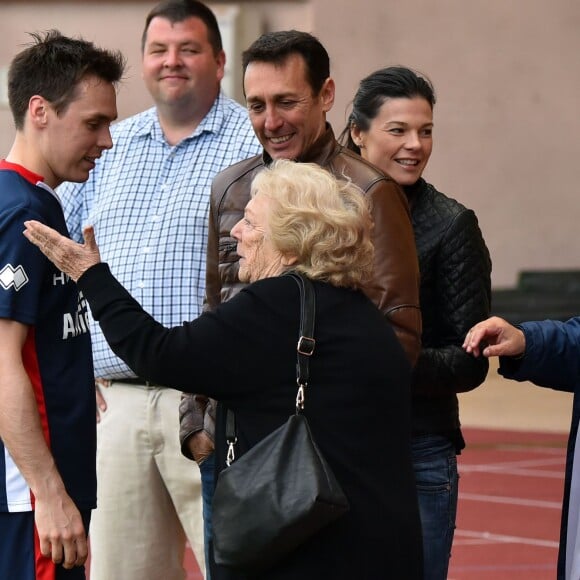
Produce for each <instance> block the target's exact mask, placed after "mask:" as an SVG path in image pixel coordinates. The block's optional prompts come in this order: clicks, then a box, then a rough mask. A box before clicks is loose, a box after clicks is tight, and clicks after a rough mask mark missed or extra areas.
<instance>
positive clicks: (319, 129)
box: [244, 54, 334, 159]
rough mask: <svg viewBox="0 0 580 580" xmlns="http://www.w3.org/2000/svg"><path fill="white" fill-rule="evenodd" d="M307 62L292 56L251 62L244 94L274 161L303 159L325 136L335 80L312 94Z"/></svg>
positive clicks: (255, 130)
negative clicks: (271, 60) (276, 60)
mask: <svg viewBox="0 0 580 580" xmlns="http://www.w3.org/2000/svg"><path fill="white" fill-rule="evenodd" d="M306 73H307V71H306V63H305V62H304V59H303V58H302V57H301V56H300V55H298V54H291V55H290V56H288V57H287V58H286V59H285V60H284V61H283V62H282V63H280V64H274V63H269V62H260V61H254V62H250V64H249V65H248V67H247V68H246V72H245V74H244V91H245V94H246V102H247V105H248V111H249V114H250V121H251V122H252V126H253V128H254V132H255V133H256V136H257V137H258V139H259V141H260V143H261V144H262V146H263V147H264V149H265V150H266V151H267V152H268V154H269V155H270V156H271V157H272V159H300V158H301V157H302V156H303V155H304V154H305V153H306V152H307V151H308V150H309V148H310V147H311V146H312V144H313V143H314V142H315V141H316V140H317V139H318V138H319V137H320V136H321V135H322V134H323V133H324V131H325V123H326V113H327V112H328V111H329V110H330V109H331V108H332V104H333V102H334V81H333V80H332V79H330V78H328V79H326V81H325V82H324V85H323V86H322V88H321V90H320V92H319V94H318V95H313V94H312V87H311V86H310V84H309V82H308V80H307V74H306Z"/></svg>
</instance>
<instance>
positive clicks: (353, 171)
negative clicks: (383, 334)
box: [180, 125, 421, 457]
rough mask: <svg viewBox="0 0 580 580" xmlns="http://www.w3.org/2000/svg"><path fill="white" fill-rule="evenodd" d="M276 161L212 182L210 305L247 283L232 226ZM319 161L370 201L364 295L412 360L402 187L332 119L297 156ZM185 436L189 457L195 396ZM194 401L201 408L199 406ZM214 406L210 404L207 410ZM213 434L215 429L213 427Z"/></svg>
mask: <svg viewBox="0 0 580 580" xmlns="http://www.w3.org/2000/svg"><path fill="white" fill-rule="evenodd" d="M270 161H271V158H270V157H269V155H268V154H267V153H265V152H264V154H263V155H258V156H256V157H252V158H250V159H246V160H244V161H241V162H239V163H236V164H235V165H232V166H231V167H228V168H227V169H225V170H223V171H221V172H220V173H218V174H217V175H216V177H215V178H214V181H213V184H212V192H211V202H210V216H209V238H208V246H207V277H206V308H208V309H213V308H215V307H216V306H218V305H219V304H221V303H222V302H225V301H226V300H229V299H230V298H232V296H234V295H235V294H236V293H237V292H238V291H239V290H240V289H241V288H242V287H243V286H244V285H243V284H242V283H241V282H240V281H239V280H238V255H237V253H236V240H235V239H234V238H232V237H231V235H230V231H231V229H232V228H233V227H234V225H235V224H236V223H237V222H238V221H239V220H240V219H241V218H242V217H243V214H244V208H245V206H246V204H247V203H248V201H249V199H250V185H251V182H252V179H253V178H254V176H255V175H256V174H257V173H258V172H259V171H261V170H262V169H263V168H264V166H265V165H267V164H268V163H269V162H270ZM299 161H301V162H304V163H307V162H309V163H317V164H318V165H320V166H322V167H325V168H326V169H328V171H330V172H331V173H332V174H333V175H335V176H336V177H346V178H349V179H350V180H352V182H353V183H355V184H356V185H358V186H359V187H360V188H361V189H362V191H363V192H364V193H365V195H366V196H367V197H368V198H369V199H370V201H371V210H372V215H373V219H374V232H373V237H374V244H375V269H374V279H373V283H372V284H371V285H370V286H369V287H368V288H366V289H365V292H366V294H367V295H368V296H369V297H370V298H371V299H372V300H373V302H374V303H375V304H376V305H377V306H378V307H379V309H380V310H381V311H382V312H383V313H384V314H385V316H386V317H387V318H388V319H389V321H390V322H391V324H392V325H393V328H394V330H395V332H396V334H397V336H398V338H399V340H400V341H401V344H402V345H403V347H404V349H405V351H406V352H407V355H408V356H409V359H410V360H411V362H412V363H413V364H414V363H415V361H416V360H417V356H418V354H419V350H420V347H421V314H420V309H419V265H418V260H417V253H416V250H415V241H414V234H413V228H412V226H411V218H410V214H409V207H408V204H407V199H406V197H405V195H404V193H403V192H402V191H401V189H400V188H399V186H398V185H397V184H396V183H395V182H394V181H393V180H392V179H391V178H390V177H386V176H385V175H384V174H383V173H381V172H380V171H379V170H378V169H377V168H376V167H374V166H373V165H371V164H370V163H367V162H366V161H364V160H363V159H362V158H361V157H359V156H358V155H356V154H355V153H353V152H351V151H349V150H348V149H346V148H345V147H343V146H341V145H340V144H339V143H338V142H337V141H336V139H335V137H334V133H333V131H332V128H331V127H330V125H327V129H326V132H325V133H324V135H323V136H322V137H321V138H320V139H318V140H317V141H316V142H315V143H314V144H313V146H312V147H311V148H310V149H309V150H308V152H307V153H306V154H305V155H304V156H303V157H302V158H300V159H299ZM184 397H190V400H184V401H183V402H182V413H181V414H180V415H181V417H180V420H181V428H180V438H181V442H182V451H183V453H184V454H185V455H186V456H187V457H191V454H190V453H189V450H188V449H187V446H186V445H184V443H185V441H186V439H187V438H188V437H189V436H190V435H192V434H193V433H195V432H196V431H199V430H201V429H204V430H206V431H207V426H206V427H205V428H204V424H205V425H207V424H208V423H209V422H208V420H207V418H206V419H205V421H204V411H205V409H204V408H203V406H202V405H201V404H200V401H199V400H198V399H199V397H197V398H196V399H195V400H192V399H191V397H193V395H184ZM196 407H197V410H196ZM213 410H214V407H213V406H210V411H213ZM208 434H209V435H210V436H211V437H212V438H213V433H208Z"/></svg>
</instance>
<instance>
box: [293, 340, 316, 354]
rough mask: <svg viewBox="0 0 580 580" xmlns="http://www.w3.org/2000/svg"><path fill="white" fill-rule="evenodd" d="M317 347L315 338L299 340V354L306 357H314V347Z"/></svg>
mask: <svg viewBox="0 0 580 580" xmlns="http://www.w3.org/2000/svg"><path fill="white" fill-rule="evenodd" d="M315 346H316V340H314V339H313V338H308V337H307V336H301V337H300V338H299V339H298V346H297V347H296V348H297V349H298V352H299V353H300V354H303V355H305V356H312V353H313V352H314V347H315Z"/></svg>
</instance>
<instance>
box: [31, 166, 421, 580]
mask: <svg viewBox="0 0 580 580" xmlns="http://www.w3.org/2000/svg"><path fill="white" fill-rule="evenodd" d="M26 227H27V230H26V232H25V235H26V236H27V237H28V238H29V239H30V240H31V241H32V242H33V243H35V244H36V245H37V246H38V247H39V248H40V249H41V250H42V251H43V252H44V253H45V254H46V255H47V256H48V258H50V259H51V260H52V261H53V262H54V263H55V264H56V266H57V267H58V268H59V269H61V270H62V271H64V272H65V273H66V274H68V275H69V276H71V278H72V279H73V280H75V281H77V284H78V286H79V288H80V290H81V291H82V293H83V295H84V297H85V298H86V299H87V300H88V302H89V304H90V307H91V311H92V314H93V316H94V317H95V319H96V320H98V321H99V323H100V325H101V328H102V329H103V332H104V335H105V337H106V338H107V340H108V341H109V344H110V345H111V348H112V349H113V350H114V351H115V353H116V354H117V355H118V356H120V357H121V358H123V359H124V360H125V361H126V362H127V363H128V364H129V366H131V368H132V369H133V370H134V371H135V373H137V374H138V375H139V376H141V377H144V378H145V379H147V380H149V381H152V382H157V381H161V380H163V382H164V385H166V386H167V387H171V388H175V389H179V390H180V391H186V392H199V390H200V388H201V386H203V388H204V389H205V392H204V394H207V395H209V396H211V397H213V398H215V399H217V400H218V402H219V404H218V414H217V423H216V465H217V466H216V470H217V471H218V473H219V472H221V471H222V470H223V469H224V468H225V467H226V451H227V443H226V438H225V431H226V410H232V411H233V412H234V413H235V417H236V430H237V438H238V441H237V444H236V448H237V456H238V457H239V456H243V454H244V453H245V452H247V451H248V450H250V449H251V448H252V447H254V446H255V445H256V444H257V443H258V442H260V441H262V440H263V439H264V438H265V437H266V436H267V435H268V434H270V433H271V432H272V431H274V430H275V429H276V428H278V427H279V426H280V425H282V424H283V423H284V422H285V421H286V420H287V418H288V416H289V414H291V411H292V409H293V408H294V405H295V397H296V338H297V336H298V329H299V319H300V293H299V288H298V286H297V284H296V282H295V281H294V280H293V279H292V277H291V276H287V275H284V274H285V273H286V272H288V271H290V270H294V271H297V272H300V273H302V274H303V275H304V276H306V277H307V278H308V279H309V280H310V281H311V282H312V284H313V286H314V291H315V297H316V323H315V330H314V335H315V339H316V350H315V353H314V355H313V356H312V357H311V360H310V380H309V385H308V393H307V404H306V407H305V411H304V413H305V415H306V416H307V418H308V421H309V424H310V428H311V431H312V435H313V438H314V440H315V441H316V443H317V445H318V447H319V448H320V450H321V452H322V454H323V455H324V456H325V458H326V460H327V462H328V464H329V465H330V467H331V469H332V470H333V472H334V474H335V476H336V478H337V480H338V482H339V484H340V486H341V487H342V489H343V491H344V494H345V495H346V497H347V499H348V502H349V504H350V510H349V511H348V512H347V513H345V514H344V515H342V516H341V517H340V518H339V519H337V520H336V521H335V522H333V523H331V524H330V525H328V526H326V527H324V528H323V529H321V530H320V531H319V532H317V533H316V534H315V535H313V536H312V537H311V538H310V539H308V540H307V541H306V542H305V543H303V544H302V545H301V546H300V547H299V549H297V550H296V551H294V552H293V553H291V554H290V555H288V556H286V557H285V558H283V559H282V560H280V561H279V562H278V563H277V564H276V565H274V566H273V567H271V568H269V569H268V570H267V571H265V572H264V573H263V574H262V575H260V576H259V577H260V578H267V579H282V578H284V579H296V578H301V579H313V580H314V579H316V580H319V579H320V578H333V579H335V580H337V579H338V580H340V579H345V580H346V579H349V580H350V579H352V578H361V579H363V578H364V579H371V578H373V579H374V578H394V579H400V578H405V579H406V580H412V579H419V578H421V577H422V549H421V530H420V522H419V515H418V507H417V499H416V494H415V487H414V478H413V471H412V466H411V458H410V375H411V369H410V366H409V363H408V362H407V359H406V357H405V353H404V351H403V349H402V347H401V346H400V344H399V342H398V340H397V338H396V336H395V334H394V331H393V329H392V328H391V326H390V325H389V323H388V322H387V321H386V320H385V318H384V317H383V316H382V315H381V313H380V312H379V311H378V310H377V308H376V307H375V306H374V305H373V304H372V303H371V301H370V300H369V299H368V298H367V297H366V296H365V294H364V293H363V292H362V290H361V288H362V287H364V285H365V284H366V283H367V282H368V281H369V280H370V278H371V271H372V263H373V246H372V243H371V229H372V221H371V217H370V213H369V210H368V208H367V204H366V201H365V199H364V197H363V195H362V194H361V192H360V190H358V189H357V188H356V187H355V186H354V185H352V184H351V183H348V182H342V181H337V180H336V179H335V178H334V177H332V176H331V175H330V174H329V173H328V172H327V171H325V170H323V169H321V168H320V167H318V166H316V165H310V164H297V163H294V162H291V161H276V162H273V163H272V165H271V167H270V168H268V169H266V170H264V171H263V172H261V173H260V174H259V175H258V176H257V177H256V178H255V180H254V182H253V187H252V198H251V200H250V202H249V203H248V205H247V207H246V210H245V214H244V217H243V219H241V220H240V221H239V222H238V223H237V224H236V225H235V227H234V228H233V230H232V235H233V236H234V237H235V238H236V240H237V242H238V248H237V251H238V254H239V256H240V258H241V259H240V272H239V277H240V280H242V281H244V282H248V283H250V284H249V285H248V286H247V287H246V288H244V290H242V291H241V292H240V293H239V294H238V295H237V296H236V297H234V298H233V299H232V300H230V301H228V302H226V303H224V304H222V305H220V306H219V307H218V308H217V309H216V310H214V311H212V312H208V313H204V314H203V315H201V316H200V317H199V318H197V319H196V320H193V321H191V322H185V323H184V324H183V325H182V326H179V327H175V328H170V329H168V328H164V327H163V326H162V325H160V324H158V323H157V322H156V321H155V320H153V319H152V318H151V317H150V316H149V315H148V314H147V313H146V312H144V311H143V309H142V308H141V307H140V306H139V304H138V303H137V302H136V301H135V300H134V299H133V298H132V297H131V296H130V295H129V293H128V292H127V291H126V290H125V289H124V288H123V287H122V286H121V285H120V284H119V283H118V282H117V281H116V280H115V278H114V277H113V276H112V275H111V273H110V271H109V268H108V266H107V265H106V264H105V263H101V261H100V256H99V251H98V247H97V245H96V242H95V238H94V232H93V231H92V229H91V228H87V229H86V230H85V244H84V245H80V244H76V243H75V242H73V241H71V240H68V239H67V238H64V237H62V236H60V235H59V234H57V233H56V232H53V231H52V230H50V229H49V228H46V227H45V226H43V225H42V224H39V223H37V222H27V223H26ZM224 352H226V353H227V357H225V358H224ZM224 360H225V362H224ZM176 437H177V433H176ZM160 533H163V530H160ZM137 557H138V556H137ZM212 570H213V571H212V574H213V578H214V579H216V580H222V579H232V580H233V579H240V580H241V579H245V578H250V577H253V576H251V575H246V574H244V573H241V572H239V571H237V570H234V569H232V568H228V567H224V566H218V565H215V564H214V565H213V566H212Z"/></svg>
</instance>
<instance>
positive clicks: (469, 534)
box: [454, 529, 559, 548]
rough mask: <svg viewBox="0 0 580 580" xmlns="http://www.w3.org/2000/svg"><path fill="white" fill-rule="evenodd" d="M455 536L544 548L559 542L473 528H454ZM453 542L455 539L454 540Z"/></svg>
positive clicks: (555, 546)
mask: <svg viewBox="0 0 580 580" xmlns="http://www.w3.org/2000/svg"><path fill="white" fill-rule="evenodd" d="M455 537H456V538H466V539H471V540H481V541H482V542H485V543H491V542H495V543H498V544H526V545H529V546H541V547H544V548H558V546H559V543H558V542H553V541H550V540H538V539H536V538H523V537H521V536H507V535H504V534H492V533H490V532H476V531H475V530H460V529H457V530H455ZM454 543H455V541H454Z"/></svg>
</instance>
